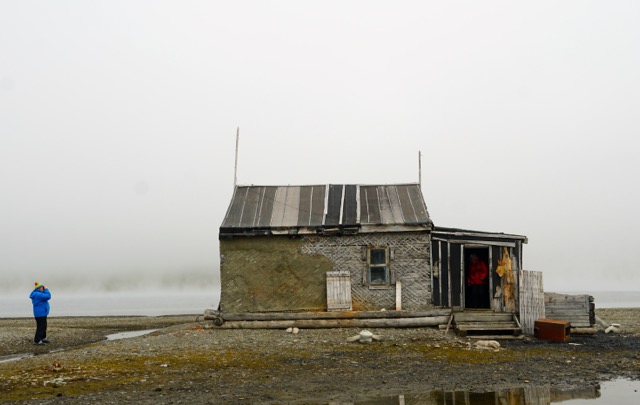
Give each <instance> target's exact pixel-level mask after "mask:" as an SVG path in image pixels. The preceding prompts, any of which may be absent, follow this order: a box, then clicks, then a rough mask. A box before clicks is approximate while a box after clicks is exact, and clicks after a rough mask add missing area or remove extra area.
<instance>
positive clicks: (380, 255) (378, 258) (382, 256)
mask: <svg viewBox="0 0 640 405" xmlns="http://www.w3.org/2000/svg"><path fill="white" fill-rule="evenodd" d="M386 253H387V251H386V249H371V264H387V258H386Z"/></svg>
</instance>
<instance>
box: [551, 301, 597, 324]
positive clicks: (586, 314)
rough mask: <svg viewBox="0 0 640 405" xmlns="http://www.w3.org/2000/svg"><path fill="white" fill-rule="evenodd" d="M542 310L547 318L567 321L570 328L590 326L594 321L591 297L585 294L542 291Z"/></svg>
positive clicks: (593, 305) (594, 315)
mask: <svg viewBox="0 0 640 405" xmlns="http://www.w3.org/2000/svg"><path fill="white" fill-rule="evenodd" d="M544 311H545V317H546V318H547V319H558V320H561V321H567V322H569V323H571V327H572V328H592V327H593V326H594V325H595V323H596V314H595V304H594V302H593V297H592V296H591V295H587V294H578V295H569V294H557V293H544Z"/></svg>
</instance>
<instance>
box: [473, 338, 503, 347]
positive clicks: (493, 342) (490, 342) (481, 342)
mask: <svg viewBox="0 0 640 405" xmlns="http://www.w3.org/2000/svg"><path fill="white" fill-rule="evenodd" d="M475 346H476V347H481V348H487V349H499V348H500V343H499V342H498V341H497V340H478V341H477V342H476V345H475Z"/></svg>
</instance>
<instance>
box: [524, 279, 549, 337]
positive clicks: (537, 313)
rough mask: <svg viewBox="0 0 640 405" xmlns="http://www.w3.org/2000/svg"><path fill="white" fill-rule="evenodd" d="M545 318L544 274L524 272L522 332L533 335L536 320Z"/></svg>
mask: <svg viewBox="0 0 640 405" xmlns="http://www.w3.org/2000/svg"><path fill="white" fill-rule="evenodd" d="M544 317H545V308H544V288H543V284H542V272H540V271H527V270H523V271H522V280H521V283H520V324H521V325H522V331H523V332H524V333H526V334H528V335H533V328H534V326H535V322H536V320H538V319H542V318H544Z"/></svg>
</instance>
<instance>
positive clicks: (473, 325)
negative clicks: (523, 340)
mask: <svg viewBox="0 0 640 405" xmlns="http://www.w3.org/2000/svg"><path fill="white" fill-rule="evenodd" d="M453 328H454V330H455V331H456V333H457V334H458V335H459V336H463V337H473V338H482V339H507V338H511V339H513V338H514V337H519V336H521V335H522V328H521V327H520V324H519V323H518V320H517V318H516V317H515V316H514V315H513V314H510V313H503V312H497V313H496V312H493V311H491V310H465V311H464V312H455V313H454V314H453Z"/></svg>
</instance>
